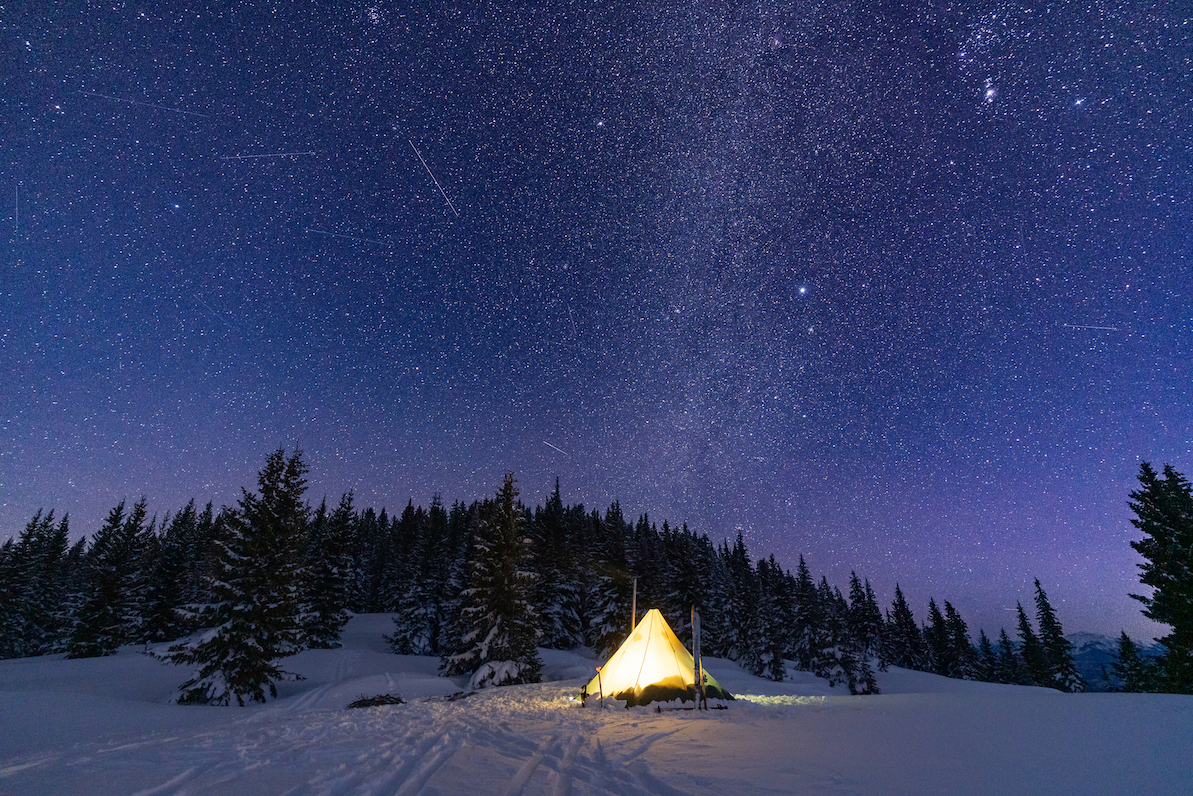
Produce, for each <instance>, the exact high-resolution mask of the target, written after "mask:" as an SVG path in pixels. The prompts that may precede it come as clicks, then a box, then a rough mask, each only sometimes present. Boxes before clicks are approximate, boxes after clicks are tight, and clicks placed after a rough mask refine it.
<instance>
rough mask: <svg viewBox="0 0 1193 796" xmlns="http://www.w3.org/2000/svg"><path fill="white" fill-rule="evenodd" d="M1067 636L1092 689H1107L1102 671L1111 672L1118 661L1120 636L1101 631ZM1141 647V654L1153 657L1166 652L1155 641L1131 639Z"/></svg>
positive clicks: (1074, 659)
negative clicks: (1104, 633) (1111, 668)
mask: <svg viewBox="0 0 1193 796" xmlns="http://www.w3.org/2000/svg"><path fill="white" fill-rule="evenodd" d="M1065 638H1066V639H1067V640H1068V642H1069V643H1070V644H1072V645H1073V663H1075V664H1076V665H1077V671H1078V672H1080V673H1081V676H1082V677H1083V678H1085V682H1086V685H1087V686H1088V687H1089V690H1090V691H1105V690H1106V680H1105V679H1104V678H1103V677H1102V672H1103V671H1105V672H1106V673H1107V674H1109V673H1110V667H1111V665H1112V664H1114V663H1115V662H1117V661H1118V637H1117V636H1107V635H1103V634H1101V633H1071V634H1069V635H1067V636H1065ZM1131 640H1132V641H1134V642H1135V644H1136V645H1137V646H1138V647H1139V654H1140V655H1146V656H1148V657H1151V658H1155V657H1158V656H1160V655H1162V654H1164V647H1163V646H1161V645H1160V644H1157V643H1156V642H1154V641H1150V640H1149V641H1143V640H1140V639H1131Z"/></svg>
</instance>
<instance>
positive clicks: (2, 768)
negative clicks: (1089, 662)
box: [0, 616, 1193, 796]
mask: <svg viewBox="0 0 1193 796" xmlns="http://www.w3.org/2000/svg"><path fill="white" fill-rule="evenodd" d="M383 619H384V618H381V617H366V616H361V617H357V618H356V619H354V620H353V623H352V625H350V630H351V631H353V632H350V633H348V634H346V638H345V642H346V646H345V648H344V649H341V650H334V651H312V652H307V653H303V654H302V655H300V656H297V657H296V658H294V659H292V661H293V665H292V667H291V668H293V669H294V670H296V671H300V672H301V673H302V674H304V676H305V677H306V678H307V679H306V680H304V681H302V682H298V683H292V684H287V685H286V690H285V691H284V692H283V694H282V698H281V699H279V700H278V701H276V702H273V703H271V704H269V705H267V706H264V707H252V708H245V709H241V708H196V707H177V706H172V705H165V704H162V700H163V699H164V698H165V697H166V696H167V695H168V694H169V692H170V691H171V690H172V689H173V688H174V687H176V686H177V683H178V682H181V680H182V679H185V677H181V676H180V675H184V674H185V672H184V671H183V670H181V669H175V668H172V667H162V666H161V665H159V664H157V663H155V662H154V661H152V660H150V659H148V658H145V657H144V656H141V655H138V654H136V653H135V652H134V651H132V650H129V651H126V652H123V653H122V654H120V655H117V656H114V657H112V658H106V659H96V660H91V661H64V660H61V659H58V658H43V659H26V660H22V661H5V662H0V794H10V793H11V794H50V793H88V794H99V795H102V794H143V795H148V794H311V795H314V794H327V795H328V796H338V795H339V794H385V796H390V794H415V793H426V794H468V796H483V795H484V794H498V795H500V794H577V795H581V796H583V795H586V794H679V793H683V794H728V793H733V794H737V793H757V794H780V793H783V794H788V793H800V794H851V793H853V794H901V793H916V794H921V793H925V794H932V793H938V794H964V793H975V794H976V793H982V794H991V793H1008V794H1011V793H1013V794H1056V793H1081V794H1121V793H1148V794H1167V793H1172V794H1178V793H1179V794H1187V793H1190V792H1193V762H1191V761H1190V758H1189V755H1188V754H1187V751H1188V748H1189V745H1190V743H1193V698H1189V697H1177V696H1152V695H1128V694H1083V695H1066V694H1060V693H1057V692H1050V691H1045V690H1041V689H1031V688H1018V687H1010V686H991V685H984V684H978V683H963V682H958V681H951V680H945V679H943V678H937V677H933V676H931V675H923V674H919V673H914V672H902V671H899V670H892V671H891V672H888V673H886V674H881V675H880V682H881V684H882V685H883V686H884V688H885V690H886V691H887V693H885V694H883V695H882V696H878V697H850V696H848V695H841V694H840V692H839V691H834V690H832V689H828V688H827V687H826V685H825V684H824V682H823V681H820V680H817V679H815V678H811V677H809V676H807V675H804V674H800V673H795V674H793V681H792V682H788V683H772V682H768V681H763V680H758V679H756V678H752V677H749V676H747V675H745V674H743V673H741V672H740V670H738V669H737V668H736V667H735V666H734V665H733V664H729V663H725V662H717V661H712V662H711V665H712V667H713V671H714V674H715V676H716V677H717V678H718V679H720V680H721V682H722V683H723V684H724V685H725V686H726V687H727V688H729V689H730V690H732V691H734V692H736V693H738V694H740V695H741V696H742V698H741V699H739V701H737V702H735V703H732V704H731V706H730V709H729V710H727V711H711V712H707V713H704V712H691V711H672V712H664V713H656V712H654V710H653V709H652V708H635V709H633V710H625V709H623V708H621V707H620V704H610V705H609V706H608V707H607V708H606V709H604V710H602V709H600V707H599V705H597V704H595V703H593V702H591V701H590V703H589V705H588V707H587V708H581V707H580V705H579V703H578V702H576V701H575V699H574V697H575V695H576V692H577V690H578V688H579V686H580V684H581V683H582V682H583V681H584V680H585V679H586V677H587V673H588V672H589V671H590V670H591V666H592V661H590V660H586V659H584V658H583V657H580V656H577V655H573V654H571V653H558V652H551V651H544V657H545V667H544V669H545V671H546V672H547V674H548V676H551V677H555V678H559V679H557V680H556V681H554V682H550V683H544V684H541V685H528V686H514V687H508V688H498V689H488V690H486V691H482V692H480V693H478V694H475V695H472V696H469V697H467V698H465V699H461V700H458V701H446V700H445V697H446V696H447V695H448V694H450V693H451V692H453V691H456V690H457V689H458V688H459V683H458V682H452V681H450V680H446V679H444V678H440V677H436V676H435V674H434V672H435V664H436V661H434V660H431V659H426V658H412V657H404V656H393V655H389V654H387V653H385V652H384V648H383V646H382V645H381V644H380V642H379V634H380V631H381V630H384V629H385V628H384V626H383ZM365 631H368V632H365ZM373 631H377V638H376V639H373V637H372V634H373ZM382 693H401V694H402V695H403V697H404V698H406V699H407V700H409V701H408V703H407V704H402V705H386V706H381V707H375V708H365V709H355V710H349V709H346V707H345V706H346V705H347V703H349V702H351V701H353V700H354V699H356V698H357V697H359V696H362V695H369V696H371V695H376V694H382Z"/></svg>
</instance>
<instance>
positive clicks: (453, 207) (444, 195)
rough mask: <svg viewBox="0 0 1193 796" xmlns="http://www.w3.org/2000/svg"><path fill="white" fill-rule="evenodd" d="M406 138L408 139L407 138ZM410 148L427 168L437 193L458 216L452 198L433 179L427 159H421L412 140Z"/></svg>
mask: <svg viewBox="0 0 1193 796" xmlns="http://www.w3.org/2000/svg"><path fill="white" fill-rule="evenodd" d="M407 140H408V141H409V139H407ZM410 148H411V149H413V150H414V154H416V155H418V161H419V163H422V164H423V168H424V169H426V170H427V174H429V175H430V177H431V182H433V183H435V187H436V188H438V189H439V193H441V194H443V201H445V202H447V206H448V207H450V208H451V209H452V212H453V213H455V214H456V218H459V217H460V213H459V211H458V210H456V206H455V205H454V204H452V200H451V199H448V198H447V194H446V193H444V192H443V186H442V185H440V184H439V180H437V179H435V175H434V174H431V167H430V166H428V165H427V161H425V160H423V156H422V155H421V154H419V151H418V147H416V146H415V145H414V142H413V141H410Z"/></svg>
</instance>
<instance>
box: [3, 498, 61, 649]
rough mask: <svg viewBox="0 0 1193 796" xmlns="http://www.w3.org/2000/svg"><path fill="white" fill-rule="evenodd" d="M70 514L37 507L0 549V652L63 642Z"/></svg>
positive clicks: (57, 645) (59, 647) (47, 647)
mask: <svg viewBox="0 0 1193 796" xmlns="http://www.w3.org/2000/svg"><path fill="white" fill-rule="evenodd" d="M69 535H70V530H69V518H68V517H63V518H62V521H61V522H59V523H58V524H57V525H55V523H54V512H53V511H52V510H51V511H50V512H49V513H48V514H45V515H43V514H42V513H41V511H38V512H37V513H36V514H35V515H34V516H33V519H31V520H30V521H29V523H28V524H27V525H26V526H25V530H24V531H22V532H21V534H20V536H19V537H17V539H15V540H13V539H9V540H8V541H7V542H6V543H5V545H4V551H3V552H2V553H0V657H2V658H18V657H24V656H28V655H45V654H46V653H49V652H60V651H61V650H62V649H63V648H64V645H65V642H66V632H67V628H68V618H67V594H66V589H67V539H68V537H69Z"/></svg>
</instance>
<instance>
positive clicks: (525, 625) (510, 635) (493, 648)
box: [440, 473, 542, 688]
mask: <svg viewBox="0 0 1193 796" xmlns="http://www.w3.org/2000/svg"><path fill="white" fill-rule="evenodd" d="M514 484H515V481H514V474H513V473H506V475H505V482H504V483H503V485H502V487H501V489H500V490H499V491H498V492H497V499H496V500H495V501H494V502H493V503H492V507H491V509H490V511H489V512H488V513H487V516H486V517H485V518H484V520H483V521H482V523H481V526H480V528H479V532H478V533H477V536H476V539H475V543H474V545H475V546H474V549H473V551H472V556H471V559H470V561H469V571H470V576H471V577H470V583H469V585H468V587H467V588H466V589H464V591H463V592H462V593H461V600H462V603H461V608H460V613H459V617H458V619H457V623H458V625H457V628H456V632H455V633H454V634H453V635H454V636H455V638H457V639H458V640H459V641H458V646H457V647H456V648H455V649H454V650H452V651H450V652H449V653H447V654H446V655H445V656H444V657H443V659H442V664H441V666H440V670H441V672H442V674H443V675H445V676H449V677H450V676H454V675H461V674H469V675H471V676H472V677H471V680H470V682H469V687H470V688H483V687H485V686H489V685H495V686H496V685H514V684H517V683H537V682H539V680H540V678H541V675H540V670H541V668H542V662H541V661H540V660H539V657H538V650H537V649H536V646H535V645H536V643H537V641H538V638H539V629H538V614H537V612H536V611H535V609H534V605H533V603H532V598H533V593H534V591H533V590H534V582H535V575H534V573H533V572H532V571H531V570H530V569H529V566H530V563H531V560H530V542H529V540H528V539H527V538H526V536H525V531H524V528H523V526H524V523H525V515H524V514H523V512H522V511H521V505H520V504H519V503H518V502H517V497H518V489H517V487H516V486H515V485H514Z"/></svg>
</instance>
